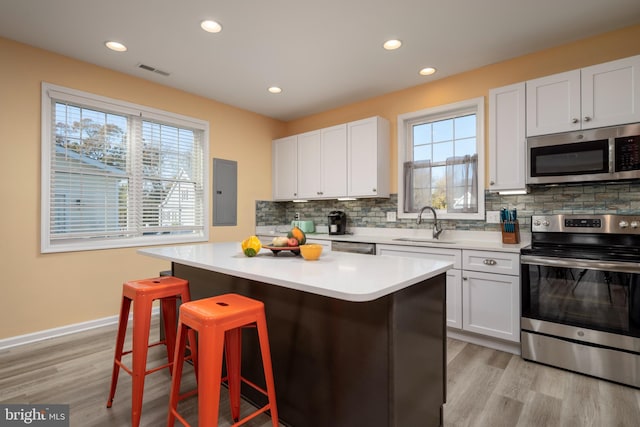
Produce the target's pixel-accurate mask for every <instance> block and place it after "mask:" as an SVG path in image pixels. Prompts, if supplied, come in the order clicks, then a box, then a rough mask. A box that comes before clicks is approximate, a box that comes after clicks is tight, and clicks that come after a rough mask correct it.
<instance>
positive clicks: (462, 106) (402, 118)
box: [397, 96, 485, 220]
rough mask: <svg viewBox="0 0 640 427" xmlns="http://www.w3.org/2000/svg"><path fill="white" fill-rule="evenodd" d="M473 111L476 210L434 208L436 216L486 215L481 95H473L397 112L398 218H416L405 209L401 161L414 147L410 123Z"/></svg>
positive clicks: (472, 216)
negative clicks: (409, 110) (474, 126)
mask: <svg viewBox="0 0 640 427" xmlns="http://www.w3.org/2000/svg"><path fill="white" fill-rule="evenodd" d="M469 113H474V114H476V152H477V154H478V195H477V197H478V212H475V213H453V212H452V213H449V212H447V211H446V210H442V209H439V210H437V211H436V212H437V214H438V219H463V220H478V219H484V217H485V205H484V190H485V183H484V173H485V165H484V151H485V144H484V137H485V135H484V133H485V132H484V126H485V125H484V122H485V116H484V97H482V96H481V97H478V98H472V99H468V100H464V101H459V102H454V103H451V104H446V105H439V106H436V107H431V108H426V109H423V110H420V111H413V112H410V113H405V114H400V115H398V121H397V126H398V141H397V146H398V164H397V166H398V218H400V219H417V218H418V213H417V212H404V198H405V194H404V163H405V162H406V161H408V160H409V150H413V147H412V146H411V144H412V141H411V138H410V135H411V134H410V132H411V126H412V124H413V123H415V122H416V121H422V120H428V121H436V120H442V119H446V118H452V117H456V116H461V115H464V114H469Z"/></svg>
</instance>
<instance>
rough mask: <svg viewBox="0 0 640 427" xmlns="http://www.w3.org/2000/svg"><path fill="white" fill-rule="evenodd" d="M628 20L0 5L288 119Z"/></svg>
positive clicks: (616, 13) (44, 36)
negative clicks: (209, 23) (210, 25)
mask: <svg viewBox="0 0 640 427" xmlns="http://www.w3.org/2000/svg"><path fill="white" fill-rule="evenodd" d="M203 19H215V20H217V21H218V22H220V23H221V24H222V25H223V31H222V32H221V33H218V34H209V33H205V32H204V31H202V30H201V29H200V26H199V24H200V21H202V20H203ZM637 23H640V0H535V1H532V0H439V1H435V0H224V1H213V0H208V1H205V0H183V1H180V0H106V1H105V0H83V1H78V0H0V36H2V37H6V38H9V39H12V40H16V41H19V42H23V43H26V44H29V45H32V46H36V47H39V48H43V49H46V50H50V51H53V52H57V53H60V54H62V55H66V56H69V57H73V58H77V59H80V60H83V61H86V62H90V63H93V64H97V65H100V66H103V67H106V68H110V69H113V70H117V71H121V72H123V73H127V74H131V75H134V76H138V77H141V78H144V79H148V80H152V81H154V82H158V83H161V84H163V85H167V86H172V87H175V88H178V89H182V90H184V91H187V92H192V93H195V94H199V95H201V96H204V97H207V98H211V99H215V100H217V101H220V102H223V103H226V104H229V105H233V106H236V107H240V108H243V109H246V110H250V111H254V112H256V113H259V114H263V115H266V116H269V117H273V118H276V119H280V120H285V121H287V120H292V119H295V118H299V117H303V116H307V115H309V114H314V113H317V112H321V111H325V110H327V109H330V108H334V107H338V106H341V105H345V104H348V103H351V102H356V101H360V100H364V99H368V98H371V97H375V96H378V95H382V94H385V93H389V92H393V91H396V90H400V89H405V88H408V87H411V86H416V85H419V84H422V83H426V82H429V81H433V80H435V79H440V78H443V77H445V76H449V75H453V74H457V73H460V72H463V71H467V70H470V69H474V68H477V67H480V66H483V65H487V64H491V63H495V62H499V61H502V60H505V59H509V58H513V57H517V56H520V55H523V54H527V53H531V52H535V51H538V50H541V49H546V48H549V47H553V46H557V45H560V44H563V43H566V42H570V41H574V40H578V39H582V38H585V37H588V36H592V35H596V34H600V33H603V32H607V31H611V30H614V29H618V28H623V27H626V26H629V25H633V24H637ZM389 38H398V39H400V40H402V41H403V43H404V44H403V46H402V47H401V48H400V49H399V50H397V51H392V52H388V51H385V50H384V49H382V43H383V42H384V41H385V40H387V39H389ZM107 40H117V41H120V42H122V43H124V44H125V45H126V46H127V47H128V48H129V50H128V51H127V52H124V53H116V52H112V51H110V50H108V49H106V48H105V47H104V42H105V41H107ZM638 42H640V41H638ZM139 64H145V65H149V66H152V67H155V68H157V69H160V70H162V71H166V72H168V73H170V75H169V76H162V75H160V74H157V73H153V72H149V71H145V70H142V69H140V68H138V65H139ZM425 66H433V67H435V68H437V69H438V73H437V74H435V75H434V76H430V77H423V76H420V75H418V70H419V69H420V68H422V67H425ZM272 85H277V86H280V87H282V89H283V92H282V93H281V94H279V95H273V94H270V93H268V92H267V88H268V87H269V86H272Z"/></svg>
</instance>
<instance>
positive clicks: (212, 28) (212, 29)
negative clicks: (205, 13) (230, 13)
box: [200, 20, 222, 33]
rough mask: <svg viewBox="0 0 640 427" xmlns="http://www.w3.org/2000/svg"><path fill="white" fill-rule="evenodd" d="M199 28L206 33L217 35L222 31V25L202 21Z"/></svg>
mask: <svg viewBox="0 0 640 427" xmlns="http://www.w3.org/2000/svg"><path fill="white" fill-rule="evenodd" d="M200 27H201V28H202V29H203V30H205V31H206V32H208V33H219V32H220V31H222V25H220V24H219V23H217V22H216V21H211V20H206V21H202V22H201V23H200Z"/></svg>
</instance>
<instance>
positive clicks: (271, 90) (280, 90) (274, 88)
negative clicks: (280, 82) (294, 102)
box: [267, 86, 282, 93]
mask: <svg viewBox="0 0 640 427" xmlns="http://www.w3.org/2000/svg"><path fill="white" fill-rule="evenodd" d="M267 90H268V91H269V92H271V93H280V92H282V89H281V88H279V87H278V86H271V87H270V88H269V89H267Z"/></svg>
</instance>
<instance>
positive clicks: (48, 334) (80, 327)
mask: <svg viewBox="0 0 640 427" xmlns="http://www.w3.org/2000/svg"><path fill="white" fill-rule="evenodd" d="M159 313H160V307H153V308H152V309H151V315H152V316H153V315H158V314H159ZM132 315H133V313H130V314H129V320H131V319H132ZM116 323H118V316H117V315H116V316H109V317H103V318H102V319H95V320H89V321H87V322H81V323H74V324H72V325H66V326H61V327H59V328H53V329H46V330H44V331H38V332H33V333H31V334H26V335H18V336H15V337H10V338H4V339H1V340H0V350H5V349H8V348H11V347H17V346H19V345H24V344H31V343H34V342H38V341H44V340H48V339H51V338H56V337H61V336H64V335H69V334H75V333H78V332H82V331H88V330H90V329H95V328H100V327H102V326H107V325H113V324H116Z"/></svg>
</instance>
